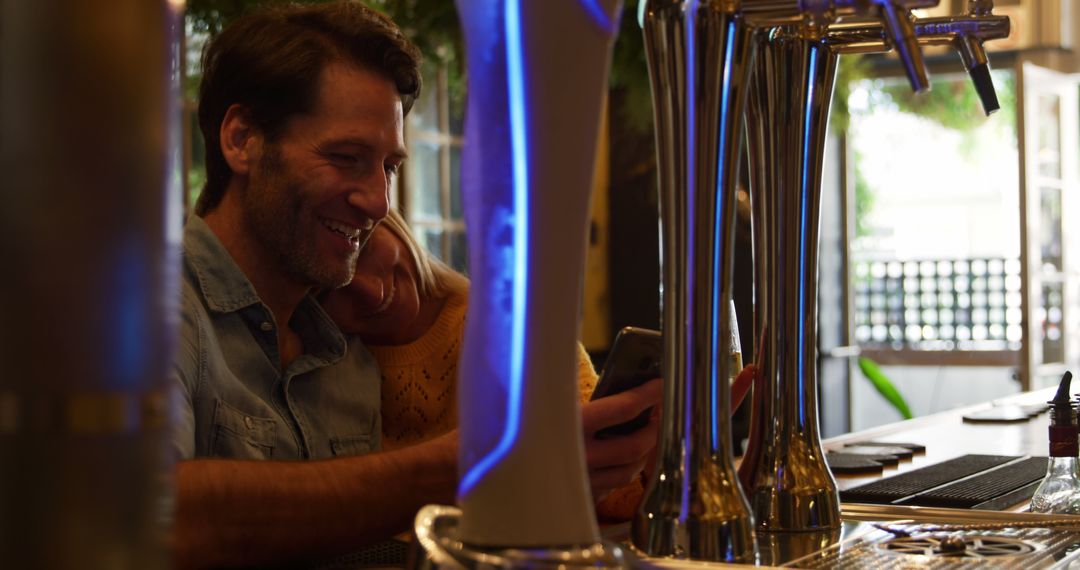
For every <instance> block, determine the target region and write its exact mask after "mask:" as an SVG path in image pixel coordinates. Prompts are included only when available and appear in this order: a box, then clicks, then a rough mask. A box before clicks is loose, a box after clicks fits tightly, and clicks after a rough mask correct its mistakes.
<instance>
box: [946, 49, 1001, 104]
mask: <svg viewBox="0 0 1080 570" xmlns="http://www.w3.org/2000/svg"><path fill="white" fill-rule="evenodd" d="M956 42H957V46H956V49H957V51H959V52H960V59H962V60H963V61H964V68H965V69H967V72H968V75H969V76H971V83H972V85H974V86H975V92H976V93H978V94H979V101H981V102H982V106H983V111H984V112H985V113H986V115H987V116H990V114H991V113H993V112H994V111H997V110H998V109H1000V108H1001V105H1000V104H999V103H998V98H997V91H996V90H995V89H994V82H993V81H992V80H991V78H990V61H989V60H988V59H987V58H986V49H985V48H984V47H983V45H982V41H980V40H979V39H978V38H975V37H972V36H967V35H961V36H958V37H957V39H956Z"/></svg>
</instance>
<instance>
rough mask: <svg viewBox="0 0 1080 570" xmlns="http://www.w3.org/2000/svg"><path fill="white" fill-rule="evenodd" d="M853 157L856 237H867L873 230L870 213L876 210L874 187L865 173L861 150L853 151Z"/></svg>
mask: <svg viewBox="0 0 1080 570" xmlns="http://www.w3.org/2000/svg"><path fill="white" fill-rule="evenodd" d="M852 159H853V160H854V162H855V166H854V168H852V171H854V174H855V237H866V236H868V235H870V230H871V224H870V213H871V212H873V211H874V202H875V196H874V189H873V188H871V187H870V183H869V182H867V180H866V175H864V174H863V171H862V167H861V166H860V165H861V164H862V157H861V155H860V153H859V151H857V150H856V151H854V152H852Z"/></svg>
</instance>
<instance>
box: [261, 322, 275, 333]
mask: <svg viewBox="0 0 1080 570" xmlns="http://www.w3.org/2000/svg"><path fill="white" fill-rule="evenodd" d="M259 328H260V329H262V330H263V331H265V332H270V331H272V330H274V324H273V323H271V322H270V321H263V322H262V324H261V325H259Z"/></svg>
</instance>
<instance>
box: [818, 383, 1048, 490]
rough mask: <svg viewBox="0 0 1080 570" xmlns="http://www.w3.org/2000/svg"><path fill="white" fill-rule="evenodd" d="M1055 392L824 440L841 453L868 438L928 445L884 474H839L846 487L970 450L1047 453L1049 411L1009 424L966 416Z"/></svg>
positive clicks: (824, 444) (839, 481)
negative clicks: (975, 420)
mask: <svg viewBox="0 0 1080 570" xmlns="http://www.w3.org/2000/svg"><path fill="white" fill-rule="evenodd" d="M1054 391H1055V389H1054V388H1046V389H1043V390H1036V391H1032V392H1024V393H1020V394H1015V395H1012V396H1007V397H1005V398H999V399H997V400H993V401H991V402H984V403H981V404H975V405H971V406H966V407H963V408H956V409H953V410H947V411H944V412H939V413H936V414H931V415H928V416H923V417H919V418H914V419H910V420H905V421H900V422H895V423H891V424H886V425H883V426H878V427H875V428H871V429H867V430H863V431H858V432H852V433H848V434H844V435H841V436H837V437H834V438H830V439H827V440H824V441H823V442H822V447H824V448H825V450H826V451H841V450H842V449H843V447H844V446H845V445H851V444H853V443H858V442H866V441H874V442H882V443H884V442H897V443H917V444H921V445H925V446H926V452H925V453H919V454H915V456H914V457H913V458H912V459H910V460H906V461H901V462H900V463H899V465H897V466H895V467H886V468H885V471H884V472H883V473H882V474H880V475H870V476H843V475H840V476H836V483H837V486H838V487H839V488H840V489H841V490H844V489H850V488H852V487H857V486H859V485H862V484H864V483H867V482H869V481H873V480H875V479H880V478H882V477H889V476H892V475H896V474H898V473H903V472H906V471H911V470H913V469H919V468H922V467H926V466H928V465H934V464H937V463H941V462H942V461H947V460H949V459H953V458H955V457H959V456H962V455H967V454H986V455H1039V456H1045V455H1047V453H1048V451H1047V449H1048V439H1047V427H1048V426H1049V421H1050V415H1049V413H1043V414H1040V415H1038V416H1035V417H1034V418H1032V419H1030V420H1027V421H1017V422H1010V423H1000V422H999V423H990V422H978V423H974V422H967V421H964V419H963V417H964V416H965V415H968V414H970V413H973V412H978V411H981V410H988V409H991V408H993V407H998V406H1009V405H1020V406H1026V405H1032V404H1041V403H1045V402H1047V401H1049V400H1050V399H1051V398H1053V397H1054ZM834 476H835V475H834Z"/></svg>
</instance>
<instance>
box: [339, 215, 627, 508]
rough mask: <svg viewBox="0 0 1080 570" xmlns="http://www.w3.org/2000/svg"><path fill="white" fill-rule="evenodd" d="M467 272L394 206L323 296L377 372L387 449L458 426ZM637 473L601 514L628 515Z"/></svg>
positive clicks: (582, 368) (589, 370) (587, 372)
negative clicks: (428, 246)
mask: <svg viewBox="0 0 1080 570" xmlns="http://www.w3.org/2000/svg"><path fill="white" fill-rule="evenodd" d="M468 293H469V280H468V279H467V278H466V277H465V276H464V275H462V274H460V273H457V272H456V271H454V270H453V269H451V268H450V267H448V266H447V265H445V264H444V263H442V262H441V261H439V260H438V259H435V258H434V257H433V256H431V255H430V254H429V253H428V252H427V251H426V250H425V249H424V248H422V247H421V246H420V245H419V244H418V243H417V242H416V239H415V238H414V237H413V235H412V232H411V231H410V230H409V227H408V225H406V223H405V220H404V219H403V218H402V217H401V214H399V213H398V212H397V211H396V210H393V209H391V210H390V213H389V215H388V216H387V217H386V218H385V219H384V220H383V221H382V222H381V223H380V224H379V226H378V227H377V228H376V229H375V231H374V232H373V233H372V235H371V238H370V240H369V241H368V243H367V245H366V246H364V248H363V249H362V250H361V253H360V257H359V259H358V260H357V267H356V274H355V276H354V277H353V280H352V282H351V283H349V284H348V285H346V286H345V287H342V288H341V289H337V290H334V291H331V292H329V293H327V294H326V295H325V296H324V297H323V299H322V304H323V307H324V308H325V309H326V311H327V313H328V314H329V315H330V317H331V318H333V319H334V321H335V322H337V323H338V326H339V327H341V330H342V331H343V332H345V333H347V334H355V335H358V336H359V337H360V338H361V339H362V340H363V341H364V344H365V345H366V346H367V348H368V349H369V350H370V351H371V353H372V355H374V356H375V359H376V360H377V361H378V363H379V368H380V370H381V373H382V425H383V439H382V441H383V444H382V447H383V449H385V450H391V449H397V448H400V447H405V446H408V445H412V444H415V443H418V442H421V441H424V440H426V439H430V438H433V437H436V436H439V435H442V434H444V433H447V432H449V431H451V430H453V429H454V428H456V427H457V423H458V419H457V400H456V390H457V365H458V359H459V356H460V352H461V343H462V340H463V338H464V334H465V313H466V308H467V304H468ZM578 350H579V358H578V387H579V390H580V393H581V399H582V401H583V402H584V401H587V400H588V398H589V396H590V395H591V394H592V390H593V388H594V387H595V386H596V372H595V371H594V370H593V367H592V363H591V361H590V360H589V357H588V355H587V354H586V353H585V349H584V348H583V347H582V346H581V345H580V344H578ZM641 493H642V487H641V483H640V480H637V481H634V482H632V483H631V484H630V485H627V486H625V487H623V488H620V489H616V490H615V491H614V492H612V493H611V494H609V495H608V496H607V497H606V498H605V499H604V500H603V501H601V503H600V504H598V506H597V512H598V515H599V516H600V518H601V520H626V519H629V518H630V516H631V515H632V513H633V508H634V507H635V506H636V504H637V502H638V500H639V499H640V497H641Z"/></svg>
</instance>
